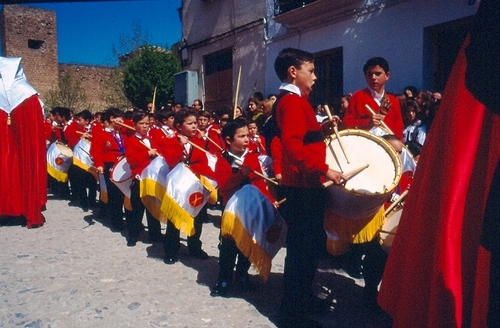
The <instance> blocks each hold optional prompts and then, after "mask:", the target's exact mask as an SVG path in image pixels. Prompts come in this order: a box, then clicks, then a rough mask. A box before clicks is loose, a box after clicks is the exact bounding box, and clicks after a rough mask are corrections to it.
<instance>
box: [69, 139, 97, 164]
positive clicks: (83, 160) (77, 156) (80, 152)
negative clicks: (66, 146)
mask: <svg viewBox="0 0 500 328" xmlns="http://www.w3.org/2000/svg"><path fill="white" fill-rule="evenodd" d="M73 164H75V165H76V166H78V167H79V168H81V169H82V170H85V171H89V170H90V168H91V167H92V166H94V161H93V160H92V158H91V157H90V141H88V140H87V139H84V138H81V139H80V141H78V143H77V144H76V145H75V148H73ZM94 172H95V171H94Z"/></svg>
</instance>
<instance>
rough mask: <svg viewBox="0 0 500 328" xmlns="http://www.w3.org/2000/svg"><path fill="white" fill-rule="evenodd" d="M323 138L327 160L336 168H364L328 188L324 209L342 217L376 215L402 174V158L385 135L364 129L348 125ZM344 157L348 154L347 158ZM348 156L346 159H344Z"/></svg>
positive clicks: (357, 217)
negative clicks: (381, 135)
mask: <svg viewBox="0 0 500 328" xmlns="http://www.w3.org/2000/svg"><path fill="white" fill-rule="evenodd" d="M339 137H340V141H341V143H342V145H343V147H344V150H345V155H344V151H343V150H342V147H341V146H340V142H339V140H338V139H337V137H336V136H335V135H332V136H331V137H330V138H328V139H327V140H326V143H327V150H326V162H327V164H328V166H329V167H330V168H331V169H333V170H336V171H340V172H343V173H348V172H352V171H355V170H356V169H358V168H360V167H364V166H366V165H368V167H367V168H365V169H364V170H362V171H361V172H359V173H358V174H356V175H354V176H353V177H352V178H350V179H349V180H348V181H347V182H346V183H345V184H344V185H343V186H341V185H331V186H329V187H328V188H327V190H328V193H329V198H328V201H327V204H326V208H327V211H330V212H331V213H333V214H334V215H335V216H339V217H342V218H345V219H353V220H355V219H363V218H368V217H370V216H373V215H375V214H376V213H377V212H378V211H379V210H380V207H381V206H382V205H383V204H384V202H385V201H386V200H387V198H388V197H390V195H391V193H392V191H393V190H394V188H395V187H396V186H397V184H398V182H399V179H400V178H401V171H402V170H401V160H400V159H399V156H398V154H397V153H396V151H395V149H394V148H393V147H392V146H391V145H390V144H389V143H388V142H387V141H386V140H384V139H382V138H380V137H378V136H376V135H373V134H371V133H369V132H367V131H364V130H358V129H348V130H343V131H340V132H339ZM346 157H347V158H346ZM347 159H348V160H349V162H348V161H347Z"/></svg>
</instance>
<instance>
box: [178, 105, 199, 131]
mask: <svg viewBox="0 0 500 328" xmlns="http://www.w3.org/2000/svg"><path fill="white" fill-rule="evenodd" d="M189 116H194V117H196V118H198V115H197V112H196V111H195V110H194V109H181V110H180V111H178V112H177V113H175V118H174V126H175V127H176V128H177V125H182V124H183V123H184V120H185V119H186V118H187V117H189Z"/></svg>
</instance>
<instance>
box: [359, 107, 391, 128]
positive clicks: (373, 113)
mask: <svg viewBox="0 0 500 328" xmlns="http://www.w3.org/2000/svg"><path fill="white" fill-rule="evenodd" d="M365 107H366V109H368V111H369V112H370V113H371V114H372V115H375V112H374V111H373V109H371V107H370V106H368V104H365ZM380 125H382V127H383V128H384V129H385V130H387V132H389V133H390V134H394V132H392V130H391V129H389V127H388V126H387V124H385V122H384V121H382V120H381V121H380Z"/></svg>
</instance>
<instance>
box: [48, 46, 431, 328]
mask: <svg viewBox="0 0 500 328" xmlns="http://www.w3.org/2000/svg"><path fill="white" fill-rule="evenodd" d="M275 70H276V73H277V75H278V77H279V78H280V80H281V81H282V85H281V86H280V89H279V91H280V92H279V94H278V95H276V94H270V95H269V96H268V97H267V98H264V96H263V95H262V93H260V92H256V93H254V94H253V95H252V97H250V98H249V99H248V102H247V107H246V108H244V109H243V108H241V107H239V106H238V107H236V108H235V109H234V110H232V111H231V110H221V111H218V112H209V111H206V110H204V106H203V102H202V101H201V100H200V99H196V100H195V101H194V102H193V103H192V105H191V106H185V105H183V104H180V103H176V104H173V105H170V104H169V105H166V106H164V107H162V108H161V109H158V110H155V108H154V104H153V103H149V104H148V105H147V107H146V108H145V109H144V110H139V109H134V110H127V111H122V110H121V109H119V108H108V109H106V110H105V111H103V112H98V113H93V114H92V113H91V112H90V111H88V110H82V111H80V112H78V113H76V114H74V115H73V113H72V111H71V110H70V109H68V108H64V107H56V108H53V109H52V110H51V111H50V114H49V115H48V118H47V120H46V122H45V131H46V144H47V147H49V146H50V145H51V144H53V143H58V144H62V145H65V146H67V147H68V148H70V149H74V148H75V147H77V144H78V142H79V141H81V140H82V139H84V140H85V141H86V142H87V143H90V149H89V151H88V155H89V157H90V158H91V159H92V161H93V166H91V167H90V168H82V167H80V166H78V165H76V164H75V163H73V164H72V165H71V166H70V168H69V169H68V172H67V173H68V182H61V181H58V179H56V178H54V177H52V176H50V175H49V192H50V193H52V194H53V195H54V196H55V197H57V198H61V199H66V200H68V201H69V205H70V206H79V207H81V209H82V211H83V212H88V211H89V210H90V209H94V210H95V213H97V215H98V217H99V219H101V220H105V219H107V220H109V222H110V229H111V230H112V231H113V232H122V231H126V233H127V237H126V245H127V246H128V247H133V246H135V245H136V243H137V241H138V239H139V236H140V234H141V232H142V231H143V230H145V226H144V225H143V217H144V216H146V221H147V235H148V238H149V240H150V241H151V242H160V243H163V247H164V262H165V263H166V264H168V265H172V264H174V263H176V262H177V261H178V257H177V252H178V250H179V248H180V233H181V230H180V229H179V226H178V225H176V224H175V223H174V221H175V220H168V221H167V222H166V231H165V233H164V234H162V230H161V224H160V220H159V218H158V217H156V216H157V215H156V214H155V213H151V211H150V210H149V209H148V208H147V207H146V206H145V205H144V203H143V202H142V200H141V187H140V186H141V172H142V171H143V170H144V169H145V168H146V167H147V166H148V165H149V164H150V163H151V161H152V160H153V159H154V158H156V157H158V156H161V157H163V158H164V159H165V161H166V163H167V164H168V166H169V167H170V168H173V167H175V166H176V165H177V164H178V163H184V165H186V166H187V167H189V169H190V170H191V171H192V172H193V173H194V174H195V175H197V176H198V177H200V176H204V177H208V178H210V179H212V180H213V181H215V182H216V183H217V186H218V203H217V204H216V205H215V206H219V208H220V209H221V210H222V211H224V206H225V205H226V203H227V202H228V200H229V199H230V198H231V196H232V195H233V194H234V193H235V192H236V191H238V190H239V189H241V188H242V187H243V186H245V185H248V184H250V185H253V186H255V187H256V188H258V189H259V191H260V192H261V193H262V194H263V195H265V196H266V197H267V199H268V200H269V201H270V202H271V203H273V204H274V206H275V207H276V208H277V209H278V211H279V213H280V214H281V215H282V216H283V218H284V219H285V221H286V224H287V239H286V247H287V255H286V259H285V271H284V277H283V301H282V304H281V307H280V318H281V319H280V322H279V326H283V327H298V326H297V323H300V324H299V326H303V327H316V326H318V325H319V324H318V323H317V322H315V321H314V320H312V319H311V318H310V317H309V315H310V314H311V313H321V312H323V311H327V310H328V305H327V304H325V302H323V301H322V300H320V299H318V298H316V297H315V296H314V295H313V294H312V291H311V286H312V281H313V278H314V275H315V272H316V268H317V265H318V261H319V259H320V257H321V256H323V255H324V254H325V251H326V248H325V247H326V244H327V238H326V234H325V228H324V226H323V212H324V207H323V206H324V203H325V202H326V201H327V200H326V192H325V188H324V187H323V183H324V182H325V181H328V180H329V181H332V182H333V183H334V184H338V185H340V184H345V182H346V181H347V180H348V177H347V176H345V175H344V173H343V172H339V171H335V170H332V169H331V168H329V166H328V164H327V163H326V162H325V153H326V147H327V146H326V143H325V138H327V137H328V136H330V135H332V134H333V131H334V130H335V129H336V128H337V127H338V128H339V129H340V130H342V129H362V130H367V131H370V132H372V133H373V134H375V135H378V136H383V135H385V136H384V138H385V139H386V140H388V141H389V142H390V144H391V145H393V146H394V148H395V151H396V152H397V153H398V154H401V152H402V149H403V148H406V149H408V150H409V152H410V153H411V154H412V155H413V156H414V157H415V158H417V157H418V155H419V152H420V149H421V148H422V146H423V145H424V142H425V137H426V134H427V131H428V129H429V127H430V126H431V124H432V119H433V117H434V114H435V112H436V110H437V108H438V105H439V101H440V94H439V93H432V92H429V91H425V90H422V91H417V89H416V88H415V87H411V86H410V87H406V88H405V89H404V90H403V92H402V93H401V94H393V93H389V92H388V91H387V90H386V82H387V81H388V79H389V76H390V70H389V64H388V63H387V61H386V60H385V59H384V58H381V57H374V58H371V59H369V60H368V61H367V62H366V64H365V65H364V67H363V72H364V76H365V79H366V82H367V87H366V88H364V89H362V90H359V91H357V92H355V93H353V94H347V95H344V96H342V97H341V98H340V99H339V101H338V103H335V104H330V106H331V108H332V109H333V116H331V115H330V113H328V111H329V107H328V106H323V105H319V106H317V108H316V110H314V109H313V107H312V106H311V105H310V104H309V102H308V95H309V94H310V92H312V88H313V85H314V83H315V81H316V76H315V75H314V57H313V55H312V54H310V53H308V52H306V51H302V50H298V49H293V48H287V49H284V50H283V51H282V52H281V53H280V54H279V55H278V58H277V59H276V62H275ZM328 115H330V116H331V118H329V116H328ZM387 136H389V137H387ZM207 154H210V155H211V156H213V157H215V158H216V159H217V160H216V163H215V165H214V164H213V163H212V164H211V163H210V156H208V155H207ZM262 156H264V157H265V158H268V159H271V160H272V171H273V172H274V174H273V176H272V178H273V179H274V180H275V181H276V182H277V183H278V184H279V187H278V188H277V189H275V190H271V189H270V188H269V187H268V186H267V184H266V181H265V178H264V177H263V176H266V174H267V172H266V169H268V168H266V167H264V165H263V164H262V162H260V161H259V157H261V158H263V157H262ZM123 158H125V159H126V161H127V162H128V164H129V166H130V176H131V179H132V182H131V185H130V187H129V188H130V193H129V195H128V197H129V200H127V196H125V195H124V193H123V192H122V191H121V190H120V188H119V187H118V186H117V185H116V184H115V183H114V182H113V178H112V176H111V175H112V174H113V169H114V168H115V167H116V166H117V164H118V163H119V161H120V160H122V159H123ZM261 158H260V159H261ZM408 185H409V183H407V184H406V185H405V186H404V189H407V188H408ZM270 190H271V191H272V193H271V192H270ZM98 191H100V192H98ZM401 192H402V190H401V188H398V189H397V190H396V191H395V193H397V194H396V197H395V196H394V195H389V196H392V197H389V196H388V201H387V203H386V204H380V210H379V211H378V212H377V214H375V215H374V216H372V217H370V218H368V219H367V220H366V227H368V229H372V230H373V231H378V230H380V228H381V226H382V224H383V221H384V215H381V214H380V212H381V211H382V213H383V210H384V206H385V207H388V206H389V205H390V203H391V201H395V200H397V196H398V194H401ZM98 197H99V198H98ZM389 198H390V199H389ZM279 199H286V202H284V203H283V204H281V205H279V203H278V200H279ZM318 204H319V206H318ZM208 206H209V204H208V203H207V204H205V205H204V206H203V208H202V209H201V211H200V212H199V214H197V215H196V217H194V233H193V234H192V235H190V236H188V238H187V246H188V250H189V255H190V256H192V257H194V258H196V259H200V260H204V259H207V258H208V255H207V253H206V252H205V251H204V250H203V247H202V242H201V239H200V236H201V233H202V230H203V223H204V222H207V221H208V218H207V209H208ZM366 227H363V228H365V229H366ZM373 227H374V228H373ZM362 233H363V232H362V231H360V230H359V229H358V230H356V231H355V232H353V238H352V239H351V240H347V241H346V242H348V243H350V247H349V251H347V252H344V254H341V255H340V256H338V258H339V259H340V262H341V263H342V266H343V268H344V269H345V271H346V272H347V273H349V274H350V275H351V276H353V277H355V278H364V279H365V288H364V293H363V301H364V304H365V306H366V307H367V308H369V309H371V310H373V311H375V312H376V311H379V312H380V311H382V310H381V309H380V308H379V307H378V305H377V301H376V297H377V287H378V285H379V283H380V280H381V278H382V273H383V269H384V264H385V261H386V258H387V253H386V252H385V251H384V250H383V249H382V248H381V244H380V241H379V237H378V234H377V233H372V234H366V233H365V234H363V236H365V237H363V238H356V237H355V235H356V234H362ZM219 250H220V257H219V266H220V273H219V277H218V280H217V281H216V282H214V286H213V288H212V289H211V295H212V296H226V295H227V294H228V291H229V290H231V289H236V290H238V289H242V290H249V289H251V285H252V283H251V281H250V277H249V275H248V269H249V268H250V266H251V262H250V261H249V259H248V256H247V255H245V254H243V253H242V252H241V250H239V249H238V247H237V245H236V243H235V241H234V240H233V239H232V238H230V237H228V236H223V235H222V234H221V236H220V240H219ZM335 255H339V254H335Z"/></svg>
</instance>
